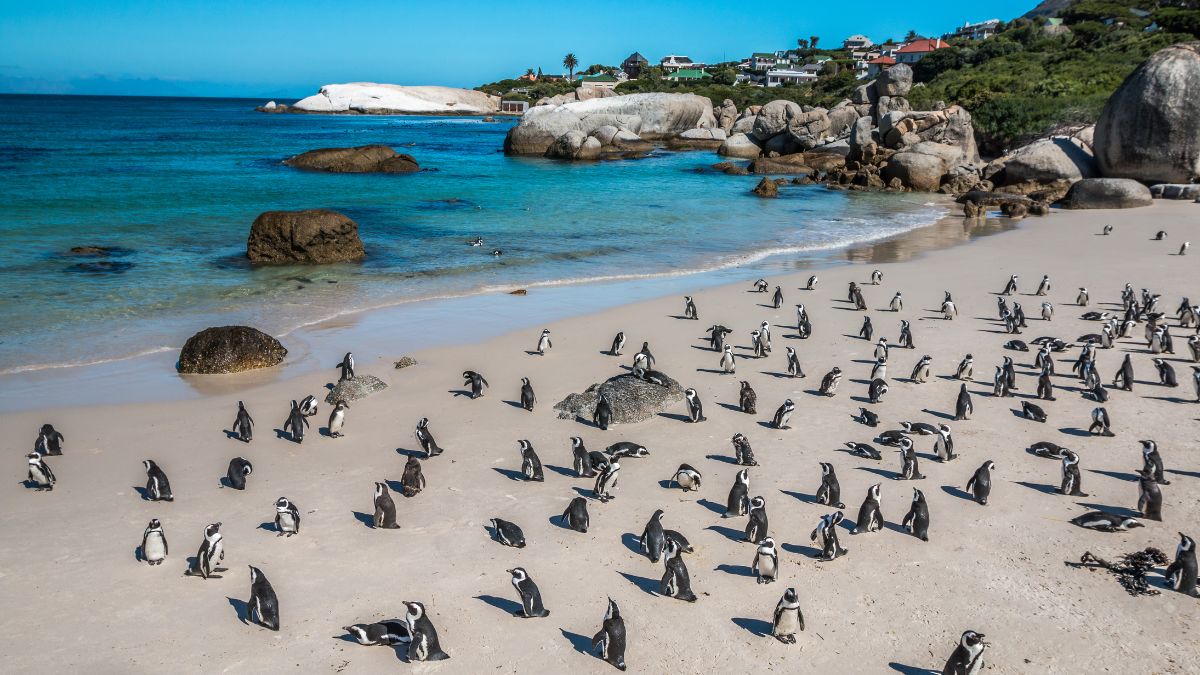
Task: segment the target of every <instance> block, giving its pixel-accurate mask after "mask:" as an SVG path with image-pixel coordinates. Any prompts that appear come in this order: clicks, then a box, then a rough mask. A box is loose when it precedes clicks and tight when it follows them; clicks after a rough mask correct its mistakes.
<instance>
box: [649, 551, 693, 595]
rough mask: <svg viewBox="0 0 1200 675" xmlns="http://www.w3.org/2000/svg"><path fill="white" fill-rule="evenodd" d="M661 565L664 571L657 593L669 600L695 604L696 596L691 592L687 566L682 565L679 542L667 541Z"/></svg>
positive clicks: (681, 552)
mask: <svg viewBox="0 0 1200 675" xmlns="http://www.w3.org/2000/svg"><path fill="white" fill-rule="evenodd" d="M663 563H664V566H665V568H666V571H665V573H664V574H663V578H662V581H661V582H660V583H659V585H658V590H659V593H660V594H662V595H665V596H667V597H669V598H676V599H678V600H683V601H685V602H695V601H696V594H695V593H693V592H692V580H691V577H690V576H688V570H687V565H685V564H684V563H683V550H682V548H681V547H680V546H679V542H677V541H675V540H674V539H668V540H667V546H666V551H665V552H664V555H663Z"/></svg>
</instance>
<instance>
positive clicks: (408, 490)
mask: <svg viewBox="0 0 1200 675" xmlns="http://www.w3.org/2000/svg"><path fill="white" fill-rule="evenodd" d="M424 489H425V472H424V471H422V470H421V460H419V459H417V458H416V457H409V458H408V460H407V461H406V462H404V473H403V474H402V475H401V476H400V490H401V491H402V492H403V493H404V496H405V497H416V496H417V495H418V494H420V493H421V490H424Z"/></svg>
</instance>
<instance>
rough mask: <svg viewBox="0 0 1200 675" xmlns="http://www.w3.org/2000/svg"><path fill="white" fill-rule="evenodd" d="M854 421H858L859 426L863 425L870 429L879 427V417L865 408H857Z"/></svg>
mask: <svg viewBox="0 0 1200 675" xmlns="http://www.w3.org/2000/svg"><path fill="white" fill-rule="evenodd" d="M855 419H856V420H858V422H859V424H865V425H866V426H869V427H871V428H872V429H873V428H875V427H877V426H879V415H876V414H875V413H873V412H871V411H870V410H867V409H866V408H859V409H858V417H856V418H855Z"/></svg>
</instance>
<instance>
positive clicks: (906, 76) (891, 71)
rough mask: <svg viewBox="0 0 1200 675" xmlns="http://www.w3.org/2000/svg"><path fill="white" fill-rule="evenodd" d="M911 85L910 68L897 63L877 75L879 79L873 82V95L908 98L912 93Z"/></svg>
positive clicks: (904, 64) (911, 74) (911, 73)
mask: <svg viewBox="0 0 1200 675" xmlns="http://www.w3.org/2000/svg"><path fill="white" fill-rule="evenodd" d="M912 83H913V71H912V67H911V66H909V65H908V64H906V63H897V64H896V65H894V66H892V67H891V68H888V69H887V70H885V71H883V72H881V73H879V78H878V79H877V80H875V93H876V95H878V96H908V92H910V91H912ZM864 102H865V101H864Z"/></svg>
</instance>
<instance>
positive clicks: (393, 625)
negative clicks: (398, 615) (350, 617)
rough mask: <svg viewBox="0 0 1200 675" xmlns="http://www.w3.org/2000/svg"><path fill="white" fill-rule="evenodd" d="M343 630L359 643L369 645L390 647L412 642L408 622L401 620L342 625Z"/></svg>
mask: <svg viewBox="0 0 1200 675" xmlns="http://www.w3.org/2000/svg"><path fill="white" fill-rule="evenodd" d="M342 630H344V631H346V632H347V633H348V634H349V635H350V636H352V637H353V638H354V641H355V642H357V643H358V644H360V645H363V646H368V647H369V646H376V645H378V646H385V647H390V646H393V645H398V644H407V643H409V642H412V634H411V633H409V632H408V623H406V622H404V621H400V620H391V621H380V622H378V623H370V624H367V623H356V624H354V625H352V626H342Z"/></svg>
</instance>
